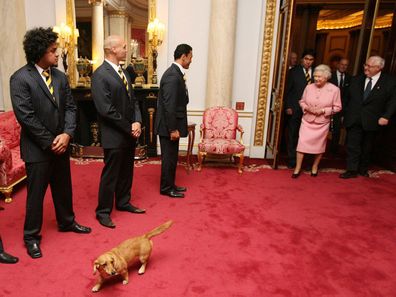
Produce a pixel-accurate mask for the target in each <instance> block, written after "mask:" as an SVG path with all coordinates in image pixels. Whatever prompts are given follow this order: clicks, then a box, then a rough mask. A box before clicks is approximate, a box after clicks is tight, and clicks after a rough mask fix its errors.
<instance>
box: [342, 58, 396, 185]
mask: <svg viewBox="0 0 396 297" xmlns="http://www.w3.org/2000/svg"><path fill="white" fill-rule="evenodd" d="M384 66H385V60H384V59H383V58H381V57H379V56H371V57H369V58H368V59H367V61H366V63H365V64H364V74H362V75H359V76H356V77H354V78H353V79H352V81H351V84H350V87H349V89H348V92H347V102H346V104H345V112H344V126H345V127H346V129H347V142H346V146H347V170H346V171H345V172H344V173H342V174H340V178H344V179H346V178H355V177H357V176H358V174H359V175H361V176H365V177H369V174H368V168H369V163H370V155H371V152H372V150H373V146H374V140H375V136H376V135H377V132H378V130H379V129H380V128H381V127H382V126H386V125H388V123H389V119H390V118H391V117H392V115H393V114H394V113H395V111H396V79H395V78H394V77H391V76H389V75H387V74H385V73H383V72H382V69H383V68H384Z"/></svg>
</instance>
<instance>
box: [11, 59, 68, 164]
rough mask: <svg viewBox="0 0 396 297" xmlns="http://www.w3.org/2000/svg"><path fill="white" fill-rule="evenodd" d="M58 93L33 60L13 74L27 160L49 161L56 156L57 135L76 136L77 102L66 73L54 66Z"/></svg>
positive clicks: (13, 96)
mask: <svg viewBox="0 0 396 297" xmlns="http://www.w3.org/2000/svg"><path fill="white" fill-rule="evenodd" d="M51 76H52V84H53V87H54V96H55V101H54V99H53V96H52V95H51V93H50V92H49V90H48V87H47V85H46V83H45V82H44V80H43V78H42V77H41V74H39V72H38V71H37V69H36V67H35V66H34V65H33V64H27V65H25V66H24V67H22V68H21V69H19V70H17V71H16V72H15V73H14V74H13V75H12V76H11V78H10V92H11V101H12V106H13V108H14V113H15V116H16V118H17V119H18V122H19V123H20V125H21V128H22V129H21V157H22V159H23V160H24V161H25V162H42V161H47V160H49V159H50V158H52V157H53V156H54V154H53V153H52V151H51V144H52V141H53V140H54V138H55V137H56V136H57V135H59V134H61V133H67V134H69V135H70V136H71V137H73V136H74V130H75V129H76V105H75V103H74V100H73V97H72V95H71V91H70V86H69V83H68V81H67V78H66V76H65V74H64V73H63V72H61V71H59V70H58V69H56V68H52V69H51Z"/></svg>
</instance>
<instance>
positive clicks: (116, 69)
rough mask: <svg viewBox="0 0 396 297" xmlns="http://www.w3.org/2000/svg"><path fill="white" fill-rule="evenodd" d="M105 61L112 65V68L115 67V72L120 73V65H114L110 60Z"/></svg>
mask: <svg viewBox="0 0 396 297" xmlns="http://www.w3.org/2000/svg"><path fill="white" fill-rule="evenodd" d="M105 61H106V62H107V63H109V64H110V65H111V67H113V69H114V70H115V72H117V73H118V68H119V67H120V65H117V64H114V63H113V62H111V61H109V60H107V59H105Z"/></svg>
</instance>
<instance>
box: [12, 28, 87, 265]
mask: <svg viewBox="0 0 396 297" xmlns="http://www.w3.org/2000/svg"><path fill="white" fill-rule="evenodd" d="M57 38H58V34H57V33H54V32H53V31H52V28H46V29H45V28H36V29H32V30H29V31H27V32H26V34H25V37H24V41H23V47H24V51H25V54H26V60H27V64H26V65H25V66H23V67H22V68H20V69H19V70H18V71H16V72H15V73H14V74H13V75H12V76H11V78H10V91H11V100H12V106H13V108H14V112H15V116H16V118H17V120H18V122H19V123H20V125H21V146H20V149H21V158H22V159H23V160H24V161H25V165H26V174H27V200H26V216H25V225H24V236H23V238H24V241H25V245H26V248H27V252H28V254H29V255H30V256H31V257H32V258H40V257H41V256H42V253H41V249H40V240H41V235H40V231H41V226H42V223H43V200H44V195H45V192H46V190H47V188H48V185H50V187H51V193H52V199H53V202H54V206H55V214H56V220H57V223H58V228H59V231H64V232H65V231H71V232H76V233H90V232H91V229H90V228H88V227H85V226H81V225H79V224H78V223H77V222H76V221H75V217H74V212H73V205H72V183H71V174H70V160H69V155H70V150H69V142H70V139H71V138H72V137H73V135H74V130H75V128H76V106H75V103H74V100H73V97H72V95H71V91H70V86H69V83H68V81H67V78H66V75H65V74H64V73H63V72H61V71H59V70H58V69H56V68H54V66H57V64H58V56H59V55H58V53H57V44H56V40H57Z"/></svg>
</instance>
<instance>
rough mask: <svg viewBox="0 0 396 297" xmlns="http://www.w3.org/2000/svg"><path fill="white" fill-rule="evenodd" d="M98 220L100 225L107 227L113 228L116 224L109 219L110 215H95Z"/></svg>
mask: <svg viewBox="0 0 396 297" xmlns="http://www.w3.org/2000/svg"><path fill="white" fill-rule="evenodd" d="M96 218H97V219H98V221H99V223H100V224H101V225H102V226H105V227H107V228H111V229H114V228H115V227H116V225H115V224H114V223H113V221H112V220H111V219H110V217H105V218H98V217H96Z"/></svg>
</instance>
